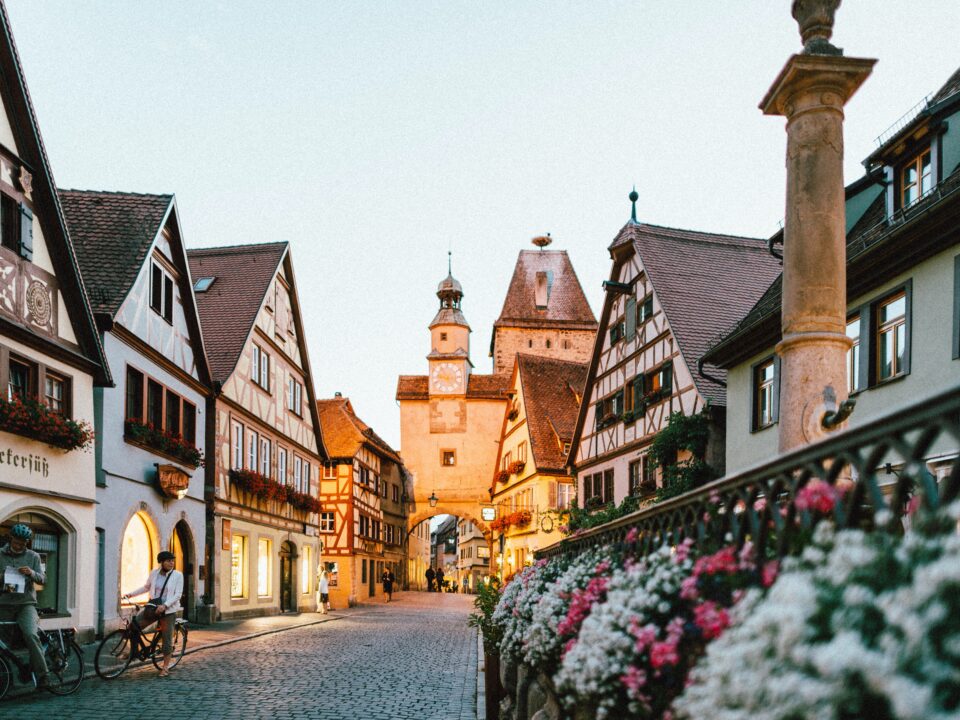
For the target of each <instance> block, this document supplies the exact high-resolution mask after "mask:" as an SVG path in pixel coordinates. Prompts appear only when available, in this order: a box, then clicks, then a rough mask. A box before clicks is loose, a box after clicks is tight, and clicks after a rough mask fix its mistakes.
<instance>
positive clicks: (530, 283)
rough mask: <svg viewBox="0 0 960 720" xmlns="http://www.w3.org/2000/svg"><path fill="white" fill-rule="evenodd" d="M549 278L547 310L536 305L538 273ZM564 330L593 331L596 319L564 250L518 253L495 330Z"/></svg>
mask: <svg viewBox="0 0 960 720" xmlns="http://www.w3.org/2000/svg"><path fill="white" fill-rule="evenodd" d="M540 272H545V273H549V276H552V283H551V286H550V292H549V297H548V300H547V304H546V307H544V308H538V307H537V304H536V283H537V273H540ZM555 325H563V326H564V327H572V328H583V329H587V330H592V329H595V328H596V327H597V319H596V317H595V316H594V314H593V310H591V309H590V304H589V303H588V302H587V298H586V296H585V295H584V294H583V287H581V285H580V280H579V279H578V278H577V273H576V272H575V271H574V269H573V264H572V263H571V262H570V258H569V256H568V255H567V251H566V250H521V251H520V255H519V257H518V258H517V264H516V267H514V270H513V278H512V279H511V280H510V287H509V288H508V289H507V297H506V298H505V299H504V301H503V309H502V310H501V311H500V317H499V318H497V321H496V322H495V323H494V324H493V326H494V327H495V328H497V327H552V326H555Z"/></svg>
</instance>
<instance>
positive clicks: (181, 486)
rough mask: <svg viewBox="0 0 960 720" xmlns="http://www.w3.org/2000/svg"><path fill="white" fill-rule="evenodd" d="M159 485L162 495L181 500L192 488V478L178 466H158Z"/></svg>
mask: <svg viewBox="0 0 960 720" xmlns="http://www.w3.org/2000/svg"><path fill="white" fill-rule="evenodd" d="M157 484H158V485H159V486H160V492H161V493H162V494H164V495H166V496H167V497H172V498H176V499H177V500H180V499H182V498H183V496H184V495H186V494H187V490H188V489H189V487H190V476H189V475H188V474H187V473H186V472H184V471H183V470H181V469H180V468H178V467H177V466H176V465H157Z"/></svg>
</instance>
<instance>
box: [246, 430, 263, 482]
mask: <svg viewBox="0 0 960 720" xmlns="http://www.w3.org/2000/svg"><path fill="white" fill-rule="evenodd" d="M259 449H260V436H259V435H258V434H257V432H256V431H255V430H251V431H250V433H249V435H248V436H247V453H248V454H247V468H248V469H250V470H253V471H254V472H256V470H257V454H258V453H257V451H258V450H259Z"/></svg>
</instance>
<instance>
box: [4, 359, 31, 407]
mask: <svg viewBox="0 0 960 720" xmlns="http://www.w3.org/2000/svg"><path fill="white" fill-rule="evenodd" d="M32 379H33V366H31V365H30V364H29V363H25V362H21V361H19V360H14V359H13V358H10V366H9V375H8V380H7V400H13V399H14V398H20V399H21V400H27V399H29V398H30V397H32V395H33V392H32V390H33V383H32V382H31V381H32Z"/></svg>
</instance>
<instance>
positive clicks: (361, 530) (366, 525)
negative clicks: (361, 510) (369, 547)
mask: <svg viewBox="0 0 960 720" xmlns="http://www.w3.org/2000/svg"><path fill="white" fill-rule="evenodd" d="M357 533H358V534H359V535H360V536H361V537H368V536H369V535H370V518H368V517H367V516H366V515H363V514H361V515H360V522H359V524H358V528H357Z"/></svg>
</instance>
